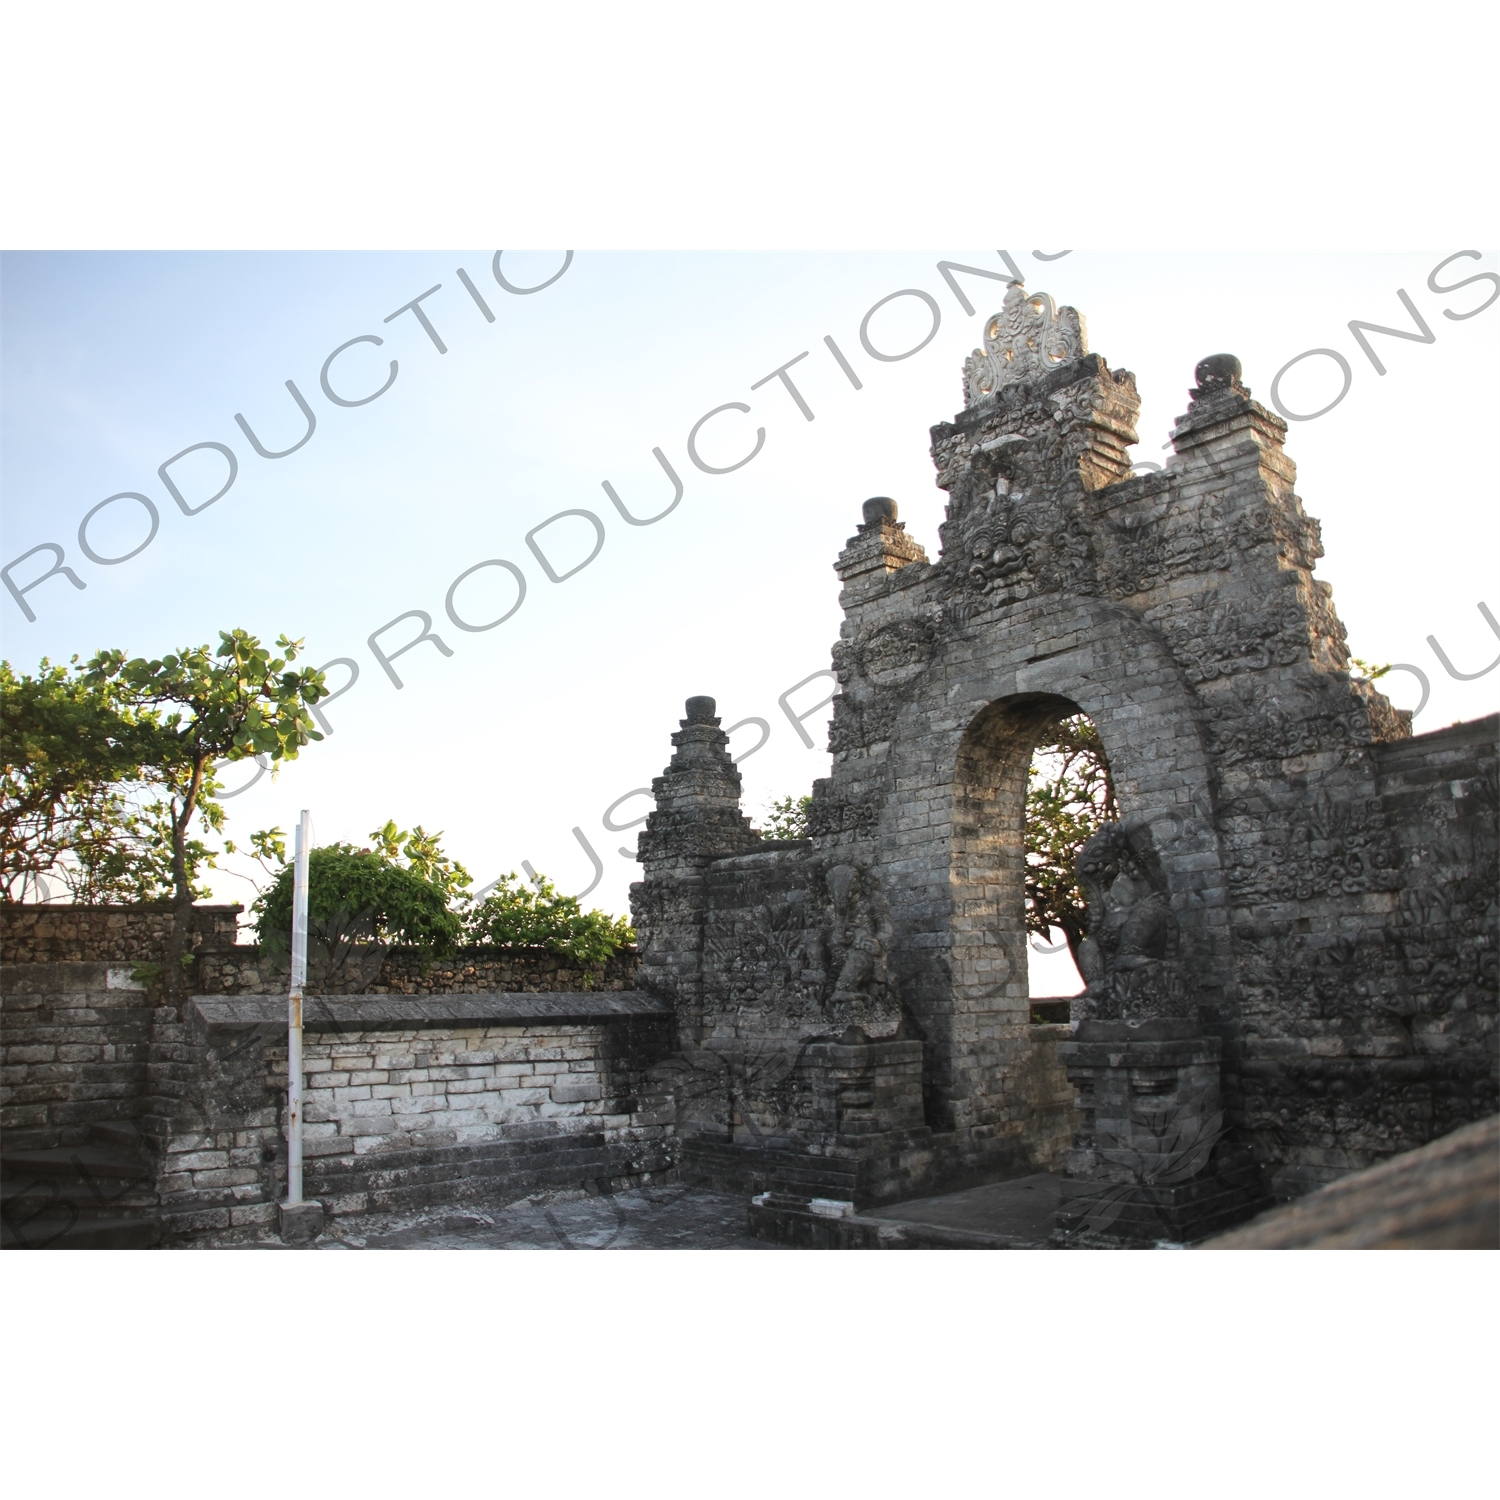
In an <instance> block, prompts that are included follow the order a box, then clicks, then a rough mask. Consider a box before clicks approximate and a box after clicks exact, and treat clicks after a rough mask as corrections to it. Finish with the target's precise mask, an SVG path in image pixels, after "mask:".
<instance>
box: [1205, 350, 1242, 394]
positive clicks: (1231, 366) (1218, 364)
mask: <svg viewBox="0 0 1500 1500" xmlns="http://www.w3.org/2000/svg"><path fill="white" fill-rule="evenodd" d="M1242 373H1243V371H1242V370H1241V369H1240V362H1239V360H1237V359H1236V358H1235V357H1234V355H1232V354H1210V355H1209V356H1208V358H1207V359H1200V360H1199V361H1198V368H1197V369H1196V370H1194V371H1193V379H1194V380H1196V381H1197V382H1198V390H1199V392H1200V393H1201V394H1203V395H1205V396H1206V395H1208V394H1209V393H1210V392H1211V391H1221V390H1231V391H1237V390H1239V389H1240V376H1241V374H1242Z"/></svg>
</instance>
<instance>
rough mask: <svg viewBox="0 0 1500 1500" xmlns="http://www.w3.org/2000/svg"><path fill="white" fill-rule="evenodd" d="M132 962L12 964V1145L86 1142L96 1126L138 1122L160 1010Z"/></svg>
mask: <svg viewBox="0 0 1500 1500" xmlns="http://www.w3.org/2000/svg"><path fill="white" fill-rule="evenodd" d="M131 967H132V966H131V965H129V964H121V965H118V966H111V965H109V964H103V963H97V964H82V963H79V964H12V965H8V966H6V968H5V970H4V975H3V984H0V991H3V993H0V1020H3V1036H0V1041H3V1049H4V1065H3V1071H0V1132H3V1133H4V1137H5V1142H6V1145H7V1146H21V1147H36V1148H52V1147H59V1146H75V1145H81V1144H83V1143H84V1142H85V1141H86V1140H87V1139H88V1135H89V1127H90V1126H91V1125H94V1124H97V1123H99V1122H102V1121H113V1120H134V1119H136V1118H138V1117H139V1115H140V1113H141V1108H142V1103H143V1101H144V1100H145V1098H146V1096H147V1094H148V1092H149V1088H150V1084H149V1079H148V1068H149V1062H150V1056H151V1038H152V1030H153V1025H154V1018H155V1006H154V1002H153V1000H152V997H151V995H150V994H149V993H148V991H147V989H146V986H145V985H144V984H142V983H141V982H140V981H138V980H135V979H132V978H131Z"/></svg>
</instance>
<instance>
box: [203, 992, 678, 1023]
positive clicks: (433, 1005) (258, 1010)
mask: <svg viewBox="0 0 1500 1500" xmlns="http://www.w3.org/2000/svg"><path fill="white" fill-rule="evenodd" d="M189 1006H190V1008H191V1009H192V1010H193V1011H195V1012H196V1013H197V1015H198V1017H199V1018H200V1019H201V1020H202V1021H203V1023H204V1024H205V1025H206V1026H207V1027H208V1028H209V1030H210V1031H245V1030H250V1029H252V1028H254V1027H257V1026H285V1025H286V998H285V997H284V996H282V995H265V996H259V995H246V996H241V997H239V998H238V999H224V998H221V997H219V996H212V995H194V996H193V998H192V999H191V1000H190V1001H189ZM671 1014H672V1007H671V1006H670V1005H668V1004H666V1003H665V1002H664V1001H661V1000H656V999H654V998H652V997H651V996H650V995H644V994H641V993H639V992H637V991H621V990H613V991H602V992H598V993H592V994H591V993H584V992H580V993H573V994H497V995H437V996H424V997H421V998H417V997H408V996H394V995H380V996H353V997H351V998H348V999H338V1000H323V999H317V998H314V997H309V998H308V999H307V1000H306V1001H305V1002H304V1004H303V1011H302V1022H303V1027H304V1029H305V1030H307V1031H314V1032H315V1031H319V1030H321V1029H322V1028H323V1027H325V1026H331V1027H332V1028H333V1029H335V1030H337V1031H340V1032H348V1031H389V1030H406V1029H409V1028H413V1027H415V1028H425V1027H452V1026H464V1027H467V1026H529V1025H532V1024H534V1023H535V1022H538V1021H555V1022H565V1023H566V1022H589V1021H615V1020H621V1019H626V1020H629V1019H636V1018H639V1017H654V1016H662V1017H666V1016H670V1015H671Z"/></svg>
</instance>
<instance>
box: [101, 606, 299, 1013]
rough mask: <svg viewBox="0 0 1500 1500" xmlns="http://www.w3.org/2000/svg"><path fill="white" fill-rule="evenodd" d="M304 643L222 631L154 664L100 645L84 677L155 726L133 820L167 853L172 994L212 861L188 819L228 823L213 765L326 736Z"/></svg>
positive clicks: (270, 754)
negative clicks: (297, 664)
mask: <svg viewBox="0 0 1500 1500" xmlns="http://www.w3.org/2000/svg"><path fill="white" fill-rule="evenodd" d="M301 649H302V642H301V641H293V640H289V639H288V638H287V637H286V636H284V635H283V636H281V637H280V638H279V639H278V640H277V642H276V650H277V651H279V652H281V653H282V654H281V655H273V654H272V652H271V650H270V649H268V648H266V647H264V646H262V645H261V643H260V641H259V640H258V639H257V638H256V637H255V636H253V635H250V634H249V633H248V632H246V631H243V630H233V631H228V632H225V631H221V632H220V633H219V645H218V647H217V649H214V648H212V647H209V646H195V647H187V648H185V649H183V650H181V651H179V652H177V653H176V654H174V655H169V656H164V657H162V658H160V659H159V660H156V659H153V660H147V659H146V658H145V657H131V658H128V659H127V658H126V656H125V654H124V652H122V651H101V652H99V653H98V654H97V655H96V656H95V657H94V658H93V659H92V660H91V661H90V662H89V663H88V665H87V670H86V672H85V673H84V676H83V681H84V682H85V683H86V684H87V685H88V686H90V687H94V688H97V689H100V690H104V689H108V690H109V691H110V692H111V693H112V694H113V695H114V701H115V702H117V703H118V704H119V705H120V706H121V708H122V709H123V710H124V711H125V712H127V713H128V714H130V715H131V716H132V717H133V718H135V719H137V720H140V721H141V722H147V721H149V722H151V723H152V724H153V725H154V730H153V742H152V745H151V746H150V747H149V749H150V756H149V759H144V758H143V761H142V764H141V767H140V772H141V779H142V781H143V783H144V784H146V785H147V786H149V787H151V788H153V789H154V791H155V793H156V796H155V799H154V800H150V801H147V802H145V803H144V804H143V805H142V806H141V808H140V811H139V812H138V813H137V814H136V817H137V819H138V825H137V826H138V832H139V833H140V834H141V835H142V837H143V838H144V840H145V842H146V844H147V846H148V847H149V848H151V849H153V850H156V851H159V852H161V853H164V855H165V860H166V863H167V865H168V867H169V869H168V872H167V873H169V876H170V890H171V896H172V902H173V905H174V908H175V917H174V921H173V924H172V941H171V949H170V954H169V961H168V965H167V977H168V983H169V985H170V986H171V987H172V988H173V989H174V990H175V989H177V988H179V987H180V985H179V981H180V979H181V971H182V965H183V962H184V961H185V958H186V950H187V937H188V930H189V924H190V922H191V920H192V919H191V907H192V903H193V899H194V897H195V895H197V894H198V892H196V891H195V890H194V887H193V880H194V876H195V873H196V871H197V869H198V868H199V867H200V865H202V864H204V863H209V864H211V863H212V854H211V852H210V851H209V849H208V848H207V846H206V845H204V844H202V842H201V841H198V840H194V839H193V838H192V836H191V829H192V824H193V820H194V818H195V817H197V818H198V820H199V822H200V823H201V824H202V825H203V827H204V829H205V831H212V832H217V831H219V830H220V829H221V828H222V826H223V821H224V813H223V809H222V807H221V806H220V805H219V804H218V803H217V802H216V801H215V800H214V794H215V792H216V791H217V790H218V784H217V782H216V781H215V780H214V774H213V768H214V766H215V765H217V764H220V763H222V762H225V761H237V760H244V759H246V758H248V757H251V756H256V755H263V756H265V757H266V758H267V759H269V760H271V761H273V762H280V761H284V760H295V759H296V757H297V753H298V752H299V751H300V750H301V749H302V747H303V746H304V745H306V744H308V743H309V742H310V741H312V740H320V739H322V738H323V736H322V735H321V734H320V733H319V732H318V730H317V729H316V728H315V727H314V722H313V718H312V715H311V713H310V712H309V710H310V708H311V706H312V705H313V704H314V703H316V702H317V701H318V700H319V699H320V698H323V697H326V696H327V694H328V689H327V686H326V685H325V683H324V680H323V674H322V673H321V672H319V671H317V670H315V669H313V668H310V667H304V668H302V669H300V670H292V663H293V662H294V661H295V660H296V658H297V655H298V652H299V651H300V650H301Z"/></svg>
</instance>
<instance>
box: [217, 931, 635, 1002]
mask: <svg viewBox="0 0 1500 1500" xmlns="http://www.w3.org/2000/svg"><path fill="white" fill-rule="evenodd" d="M374 958H375V961H376V963H378V965H379V967H378V968H375V967H374V966H373V965H371V966H370V972H371V978H370V980H369V983H367V984H364V985H361V986H359V988H358V989H357V990H352V989H351V991H350V992H351V993H358V994H362V995H496V994H528V995H529V994H547V993H550V992H554V991H555V992H567V993H571V992H573V991H581V990H599V991H612V992H613V991H620V990H633V989H634V988H635V976H636V969H637V967H638V965H639V962H640V960H639V957H638V955H637V953H636V950H635V949H634V948H622V949H620V950H618V951H617V952H615V953H613V954H611V955H610V957H609V958H608V959H607V960H606V961H605V964H604V966H603V969H602V970H600V969H584V968H580V967H579V966H578V965H576V964H574V963H572V962H570V961H569V960H568V959H565V958H563V957H561V956H560V955H559V954H556V953H550V952H548V951H547V950H546V949H545V948H460V949H459V950H458V951H457V952H456V953H455V954H453V956H452V957H451V958H444V959H433V958H431V957H429V956H428V955H427V954H424V953H422V952H420V951H419V950H417V949H413V948H392V949H390V950H389V951H388V952H387V953H386V954H385V955H384V958H383V959H382V958H381V957H380V955H378V954H376V955H374ZM353 977H356V978H357V977H358V976H353ZM286 984H287V966H286V959H285V958H284V957H270V956H267V955H264V954H262V953H261V951H260V949H259V948H258V947H256V946H254V945H253V944H249V943H242V944H239V945H238V946H236V947H232V948H222V949H215V950H208V949H205V950H204V951H202V952H200V954H199V955H198V963H197V967H196V968H195V970H194V974H193V989H194V990H195V991H197V992H198V993H200V994H205V995H274V994H284V993H285V991H286ZM309 987H312V984H311V980H310V981H309Z"/></svg>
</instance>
